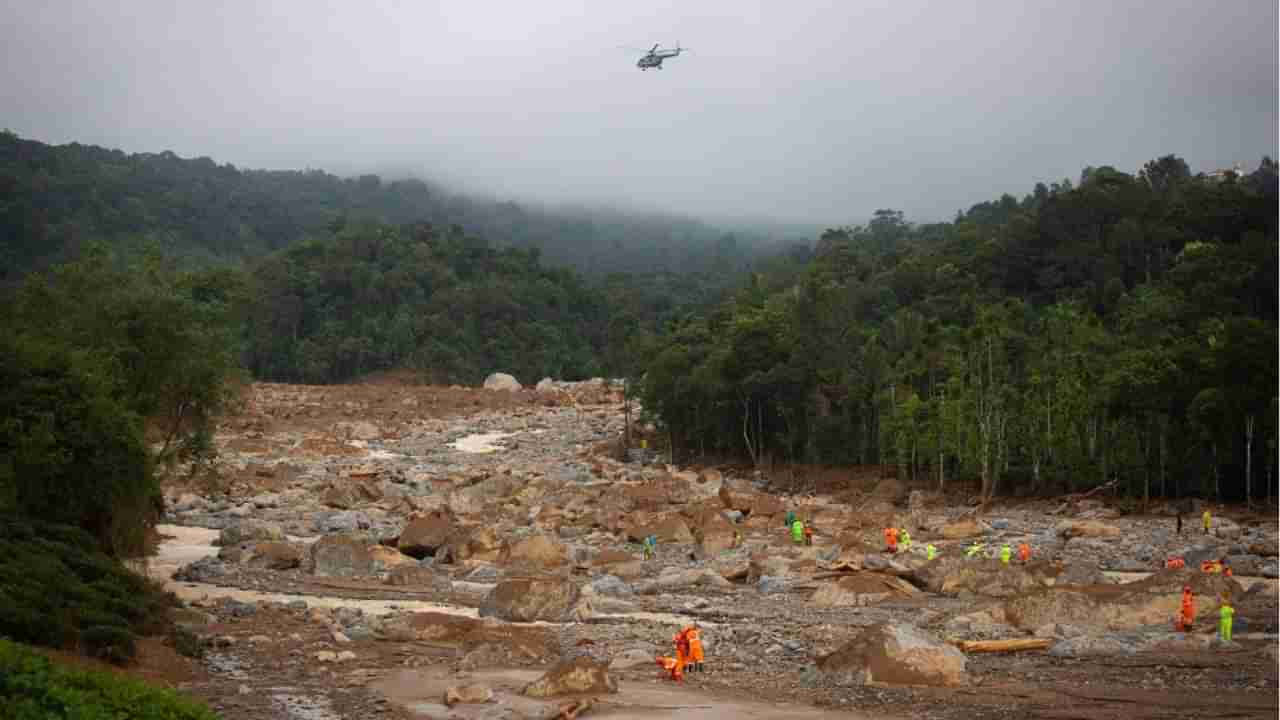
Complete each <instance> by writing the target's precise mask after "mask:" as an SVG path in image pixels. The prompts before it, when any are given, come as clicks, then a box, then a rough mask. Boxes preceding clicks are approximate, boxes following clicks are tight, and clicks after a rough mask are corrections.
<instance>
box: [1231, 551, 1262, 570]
mask: <svg viewBox="0 0 1280 720" xmlns="http://www.w3.org/2000/svg"><path fill="white" fill-rule="evenodd" d="M1227 564H1228V565H1230V566H1231V572H1232V573H1233V574H1235V575H1257V574H1259V573H1260V572H1261V571H1262V568H1263V566H1265V565H1266V560H1264V559H1263V558H1261V557H1259V556H1257V555H1228V556H1227Z"/></svg>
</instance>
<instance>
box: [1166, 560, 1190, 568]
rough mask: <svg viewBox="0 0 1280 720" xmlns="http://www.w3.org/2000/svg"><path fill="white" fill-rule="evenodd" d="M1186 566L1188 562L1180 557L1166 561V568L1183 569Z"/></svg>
mask: <svg viewBox="0 0 1280 720" xmlns="http://www.w3.org/2000/svg"><path fill="white" fill-rule="evenodd" d="M1186 566H1187V562H1186V561H1185V560H1183V559H1182V558H1180V557H1176V558H1169V559H1168V560H1165V561H1164V567H1165V569H1166V570H1181V569H1182V568H1184V567H1186Z"/></svg>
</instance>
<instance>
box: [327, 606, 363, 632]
mask: <svg viewBox="0 0 1280 720" xmlns="http://www.w3.org/2000/svg"><path fill="white" fill-rule="evenodd" d="M333 619H334V620H335V621H337V623H338V624H339V625H341V626H343V627H344V628H345V627H350V626H352V625H355V624H356V623H358V622H360V621H361V620H363V619H364V610H361V609H360V608H358V607H349V606H346V605H343V606H342V607H338V608H334V610H333Z"/></svg>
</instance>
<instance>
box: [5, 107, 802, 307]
mask: <svg viewBox="0 0 1280 720" xmlns="http://www.w3.org/2000/svg"><path fill="white" fill-rule="evenodd" d="M347 219H350V220H375V221H379V222H383V223H388V224H393V225H403V224H408V223H420V222H428V223H432V224H433V225H436V226H437V227H451V226H454V225H456V226H459V227H461V228H464V229H465V232H466V233H467V234H468V235H472V236H476V237H483V238H486V239H487V240H488V241H489V242H490V243H491V244H492V245H493V246H494V247H501V248H506V247H515V248H522V249H537V250H539V251H540V252H541V253H542V257H543V259H544V260H546V261H547V262H548V263H550V264H553V265H565V266H569V267H572V268H574V269H576V270H578V271H579V272H583V273H586V274H588V275H604V274H608V273H613V272H628V273H636V272H707V273H717V274H723V273H724V272H726V271H731V270H733V269H735V268H740V267H741V266H742V265H743V264H744V263H745V262H747V261H748V260H749V259H750V258H751V257H753V256H754V255H756V254H758V252H759V250H760V248H761V247H763V246H764V245H766V244H768V243H769V242H771V241H772V236H774V235H776V234H777V232H778V231H776V230H770V231H767V232H742V231H738V232H736V233H734V232H724V231H721V230H718V229H716V228H714V227H711V226H709V225H707V224H705V223H702V222H699V221H696V220H691V219H686V218H678V217H664V216H660V215H655V214H644V213H627V212H622V211H616V210H603V209H550V208H541V207H538V206H531V205H521V204H517V203H514V202H509V201H497V200H486V199H480V198H475V197H470V196H467V195H463V194H460V193H454V192H450V191H448V190H446V189H444V188H442V187H439V186H438V185H435V184H431V183H428V182H424V181H421V180H415V179H406V180H394V181H385V180H383V179H382V178H380V177H378V176H377V175H363V176H360V177H356V178H340V177H337V176H335V175H331V174H329V173H325V172H322V171H319V170H303V171H267V170H240V169H237V168H236V167H235V166H233V165H229V164H224V165H219V164H218V163H216V162H214V161H213V160H211V159H209V158H207V157H202V158H195V159H184V158H181V157H178V156H177V155H174V154H173V153H171V152H162V153H138V154H126V153H124V152H121V151H119V150H108V149H105V148H100V147H95V146H89V145H80V144H77V143H73V144H69V145H60V146H55V145H47V144H44V143H40V142H36V141H33V140H24V139H21V138H19V137H18V136H16V135H14V134H13V133H11V132H0V284H6V283H12V282H13V281H15V280H16V279H17V278H19V277H20V276H21V275H22V273H24V272H27V271H29V270H31V269H34V268H40V267H45V266H47V265H48V264H50V263H53V262H58V261H62V260H67V259H70V258H73V257H75V255H76V253H77V252H78V251H79V250H80V248H81V247H82V246H83V245H84V244H85V243H86V242H91V241H94V240H102V239H106V240H110V241H111V243H112V245H113V246H114V247H117V248H122V247H127V246H134V247H139V246H144V245H146V244H148V243H150V244H156V245H159V246H160V247H161V248H162V249H163V250H164V251H165V252H166V253H168V254H170V255H174V256H180V257H185V258H187V259H188V260H191V261H198V262H202V263H229V262H232V263H233V262H239V261H243V260H250V259H254V258H258V257H261V256H263V255H265V254H267V253H269V252H273V251H277V250H282V249H284V248H287V247H289V246H291V245H292V244H293V243H295V242H297V241H299V240H301V239H303V238H305V237H307V236H310V235H314V234H323V233H324V231H325V230H326V229H327V228H329V227H331V226H333V225H334V224H342V223H343V222H344V221H345V220H347Z"/></svg>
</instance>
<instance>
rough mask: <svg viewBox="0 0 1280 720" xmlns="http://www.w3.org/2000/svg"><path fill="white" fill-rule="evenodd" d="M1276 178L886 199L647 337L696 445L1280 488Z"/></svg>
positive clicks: (904, 466)
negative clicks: (936, 208)
mask: <svg viewBox="0 0 1280 720" xmlns="http://www.w3.org/2000/svg"><path fill="white" fill-rule="evenodd" d="M1276 188H1277V180H1276V165H1275V163H1274V162H1272V161H1271V160H1270V159H1264V160H1263V161H1262V163H1261V164H1260V166H1259V167H1258V168H1257V169H1256V170H1255V171H1254V172H1252V173H1249V174H1241V175H1238V176H1237V175H1233V174H1228V175H1227V176H1226V177H1207V176H1204V175H1194V174H1192V173H1191V171H1190V169H1189V168H1188V167H1187V165H1186V163H1185V162H1184V161H1182V160H1181V159H1179V158H1177V157H1174V156H1167V157H1164V158H1160V159H1158V160H1156V161H1153V162H1151V163H1148V164H1147V165H1145V166H1144V167H1143V169H1142V170H1141V171H1140V172H1138V173H1137V174H1136V175H1130V174H1126V173H1123V172H1119V171H1117V170H1115V169H1114V168H1110V167H1101V168H1086V169H1085V171H1084V172H1083V173H1082V176H1081V178H1080V180H1079V182H1078V183H1077V184H1073V183H1071V182H1070V181H1063V182H1061V183H1054V184H1053V185H1051V186H1045V185H1043V184H1039V185H1037V186H1036V187H1035V188H1034V190H1033V191H1032V192H1031V193H1029V194H1027V195H1026V196H1024V197H1023V198H1021V199H1017V198H1014V197H1012V196H1009V195H1005V196H1003V197H1002V198H1000V199H999V200H998V201H994V202H988V203H982V204H979V205H976V206H974V207H973V208H971V209H970V210H969V211H968V212H965V213H961V214H959V215H958V216H957V218H956V219H955V221H954V222H950V223H935V224H921V225H916V224H912V223H909V222H907V221H906V220H905V218H904V217H903V215H902V213H900V212H896V211H893V210H880V211H877V212H876V213H875V216H874V217H873V218H872V219H871V220H870V222H869V223H867V224H866V225H862V226H856V227H845V228H835V229H831V230H828V231H827V232H826V233H824V234H823V235H822V237H821V239H820V240H819V243H818V246H817V248H816V254H815V257H814V258H813V259H812V261H811V262H809V263H808V264H807V265H805V266H804V267H803V269H802V270H800V271H798V272H797V270H796V268H795V267H794V265H792V266H788V267H786V268H783V269H782V271H781V272H778V273H769V272H764V273H756V274H753V275H752V276H751V277H750V278H749V281H748V282H747V283H746V284H745V286H744V287H743V288H741V289H740V290H739V291H737V292H736V293H734V294H733V296H732V297H731V298H730V299H728V300H727V301H725V302H723V303H721V304H718V305H716V306H714V307H711V308H709V309H706V310H705V311H703V312H699V313H694V314H690V315H688V316H686V317H683V318H681V319H679V320H678V321H677V322H674V323H673V324H672V325H671V327H670V330H669V332H667V333H666V334H664V335H663V336H660V337H650V338H648V339H647V340H646V341H645V342H644V343H643V347H644V353H643V355H644V362H643V376H642V393H643V401H644V404H645V407H646V408H648V409H649V410H650V411H651V412H652V413H653V414H654V416H655V417H656V419H657V420H658V421H659V423H660V424H661V426H662V428H663V429H664V431H665V432H666V433H667V434H668V436H669V438H670V442H671V444H672V446H673V451H674V454H675V455H676V456H677V458H683V459H692V458H695V457H698V456H702V455H707V454H728V455H735V456H741V457H744V458H750V459H751V460H753V461H754V462H756V463H758V464H766V463H768V462H770V461H774V460H789V461H801V462H814V463H859V464H877V463H879V464H886V465H892V466H894V467H896V468H897V472H898V473H899V475H900V476H902V477H908V478H914V479H916V480H921V481H928V482H931V483H933V484H935V485H936V486H937V487H938V488H946V487H947V486H948V483H951V482H954V481H956V480H968V479H976V480H977V481H978V483H979V486H980V492H981V494H982V496H984V497H991V496H992V495H994V494H996V493H1011V494H1025V493H1049V492H1063V491H1073V490H1077V489H1080V488H1084V487H1091V486H1096V485H1098V484H1101V483H1106V482H1116V483H1117V484H1118V486H1119V487H1120V489H1121V490H1122V491H1123V492H1125V493H1127V494H1129V495H1132V496H1137V497H1143V498H1148V497H1150V496H1152V495H1163V496H1184V495H1188V494H1194V495H1200V496H1204V497H1215V498H1231V499H1243V498H1250V499H1252V498H1258V497H1262V496H1272V497H1274V496H1275V495H1276V494H1277V493H1276V489H1275V488H1276V482H1277V478H1276V468H1275V457H1276V433H1277V423H1276V419H1277V404H1276V403H1277V400H1276V396H1277V352H1276V348H1277V326H1276V302H1277V300H1276V298H1277V292H1278V290H1277V272H1276V270H1277V239H1276V216H1277V192H1276Z"/></svg>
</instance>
